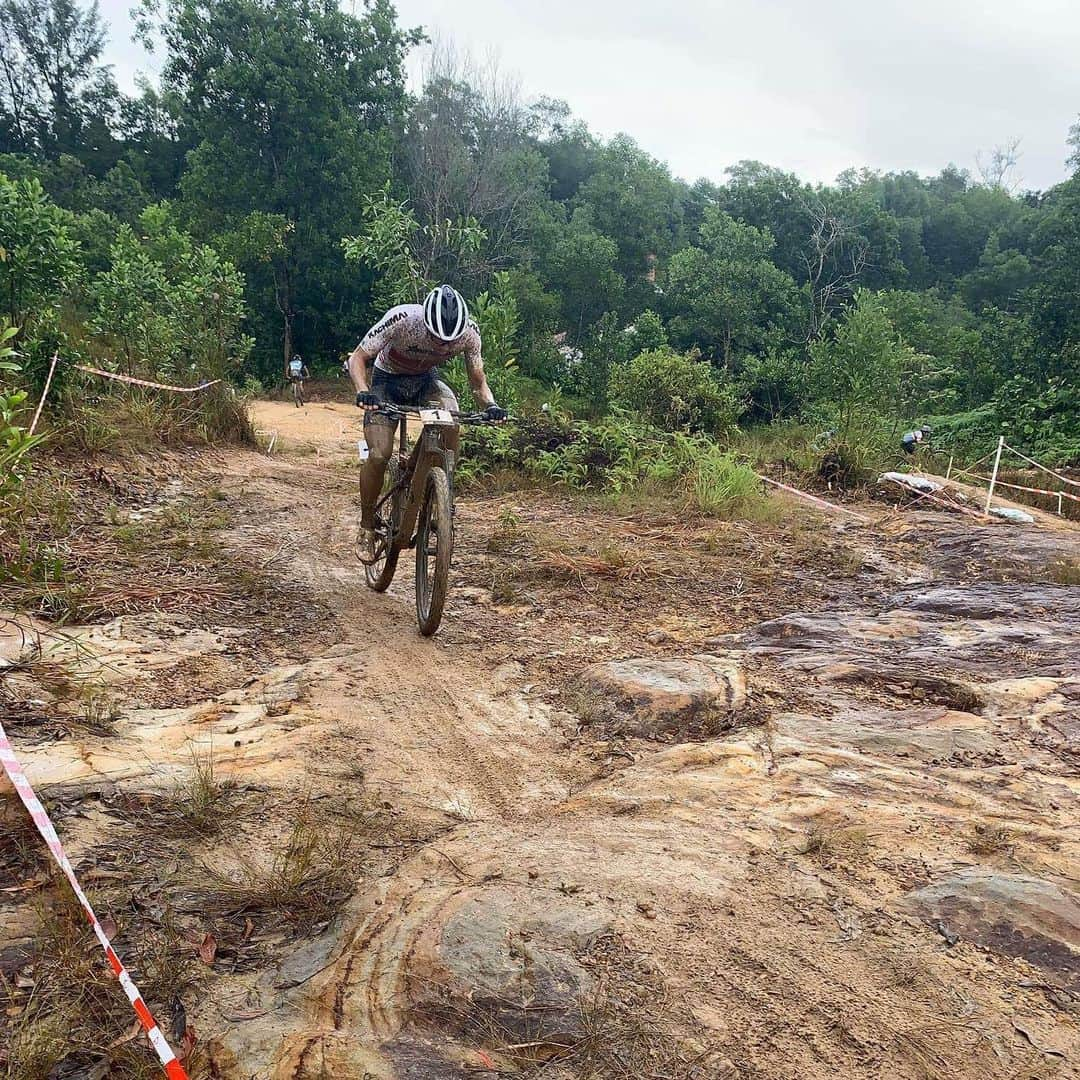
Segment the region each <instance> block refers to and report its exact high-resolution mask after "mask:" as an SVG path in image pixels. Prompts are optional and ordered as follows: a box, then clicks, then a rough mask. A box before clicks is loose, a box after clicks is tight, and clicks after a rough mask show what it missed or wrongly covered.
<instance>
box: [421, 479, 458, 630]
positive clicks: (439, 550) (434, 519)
mask: <svg viewBox="0 0 1080 1080" xmlns="http://www.w3.org/2000/svg"><path fill="white" fill-rule="evenodd" d="M453 554H454V511H453V504H452V502H451V498H450V480H449V478H448V477H447V475H446V471H445V470H444V469H443V468H442V467H441V466H438V465H436V466H434V467H433V468H432V469H431V472H429V473H428V478H427V484H426V485H425V488H424V505H423V507H422V508H421V510H420V523H419V527H418V528H417V531H416V621H417V623H418V624H419V626H420V633H421V634H423V635H424V636H425V637H431V635H432V634H434V633H435V631H436V630H438V629H439V623H440V622H442V614H443V605H444V604H445V603H446V590H447V587H448V585H449V581H450V560H451V558H452V557H453Z"/></svg>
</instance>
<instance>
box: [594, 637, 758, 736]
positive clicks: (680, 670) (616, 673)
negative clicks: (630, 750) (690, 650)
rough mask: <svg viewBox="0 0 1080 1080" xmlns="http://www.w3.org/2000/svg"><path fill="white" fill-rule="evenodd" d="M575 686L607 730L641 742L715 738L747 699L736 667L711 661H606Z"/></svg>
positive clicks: (707, 657) (712, 658)
mask: <svg viewBox="0 0 1080 1080" xmlns="http://www.w3.org/2000/svg"><path fill="white" fill-rule="evenodd" d="M581 683H582V685H583V686H584V687H585V688H586V689H587V690H588V691H591V692H592V693H594V694H596V695H597V696H598V697H599V699H600V708H599V710H598V711H599V712H600V713H601V715H602V717H603V720H604V723H605V726H606V727H607V728H608V729H609V730H612V731H616V732H618V733H621V734H628V735H640V736H643V737H645V738H664V737H671V736H675V737H677V738H681V739H685V738H689V737H692V736H698V737H700V736H710V735H715V734H716V733H718V732H719V731H722V730H723V729H724V728H725V727H726V726H728V725H729V724H730V721H731V719H732V718H733V716H734V715H735V714H736V713H737V712H738V711H739V710H740V709H742V708H743V707H744V705H745V704H746V698H747V691H746V677H745V675H744V674H743V670H742V666H741V665H740V664H739V663H738V662H737V661H735V660H729V659H725V658H723V657H719V656H711V655H701V656H690V657H685V658H681V659H673V660H655V659H650V658H637V659H631V660H610V661H607V662H605V663H602V664H593V665H592V666H591V667H588V668H586V669H585V671H583V672H582V674H581Z"/></svg>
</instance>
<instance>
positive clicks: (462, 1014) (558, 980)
mask: <svg viewBox="0 0 1080 1080" xmlns="http://www.w3.org/2000/svg"><path fill="white" fill-rule="evenodd" d="M443 914H444V916H445V920H444V921H442V922H441V923H440V924H439V925H437V926H435V927H431V928H425V930H424V932H423V933H422V934H421V937H420V939H419V942H418V944H417V946H416V947H415V948H414V950H413V953H412V955H411V957H410V960H409V965H408V971H407V978H408V986H409V996H410V999H411V1001H412V1004H413V1009H414V1015H418V1016H422V1017H426V1018H427V1019H428V1020H431V1021H434V1022H436V1023H437V1024H439V1026H441V1027H443V1028H444V1029H448V1030H450V1031H452V1032H454V1033H462V1034H465V1033H468V1032H470V1031H476V1030H478V1029H483V1028H485V1027H490V1026H492V1025H494V1026H495V1027H496V1029H497V1030H499V1031H501V1032H505V1033H509V1034H511V1035H513V1036H514V1038H515V1039H517V1040H518V1041H521V1042H535V1043H538V1044H543V1043H546V1042H551V1043H552V1044H558V1043H565V1042H567V1041H568V1040H572V1039H576V1038H580V1037H581V1035H582V1032H581V1031H580V1030H579V1029H580V1026H581V1010H580V1002H581V1000H582V998H584V997H585V996H587V995H588V993H589V992H590V991H591V989H592V986H593V980H592V977H591V976H590V975H589V973H588V972H587V971H586V970H585V968H584V967H582V965H581V963H580V961H579V959H578V958H579V957H580V956H581V955H582V954H583V953H584V952H585V951H586V950H587V949H588V948H589V946H590V945H592V944H593V943H594V942H595V941H596V940H597V938H598V937H599V936H600V935H601V934H603V933H604V932H605V931H607V930H608V929H610V926H611V916H610V914H609V912H608V911H607V910H606V909H605V908H602V907H600V906H599V905H588V904H586V903H584V902H582V901H580V900H571V899H570V898H567V899H565V900H563V899H558V898H553V897H551V895H550V894H547V893H539V892H536V891H534V890H529V889H523V888H519V887H510V886H504V887H496V888H488V889H473V890H468V891H467V892H465V893H462V894H459V896H458V897H457V898H456V900H455V903H454V904H453V905H452V906H450V907H449V908H447V909H444V912H443Z"/></svg>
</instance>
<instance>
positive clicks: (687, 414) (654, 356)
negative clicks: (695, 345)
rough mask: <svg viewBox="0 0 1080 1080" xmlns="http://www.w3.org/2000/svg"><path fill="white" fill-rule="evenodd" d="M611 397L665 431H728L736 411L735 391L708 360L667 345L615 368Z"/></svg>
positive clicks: (711, 432)
mask: <svg viewBox="0 0 1080 1080" xmlns="http://www.w3.org/2000/svg"><path fill="white" fill-rule="evenodd" d="M608 399H609V400H610V402H611V404H612V405H614V406H615V407H616V408H618V409H622V410H623V411H625V412H631V413H636V414H637V415H638V416H640V417H641V418H642V419H644V420H646V421H647V422H648V423H650V424H653V425H654V426H656V427H658V428H661V429H663V430H665V431H691V432H705V433H707V434H710V435H719V434H725V433H727V432H728V431H730V430H731V429H732V428H733V427H734V426H735V416H736V413H737V412H738V405H737V403H736V400H735V394H734V392H733V391H732V390H731V388H730V387H729V386H724V385H722V384H721V383H720V382H719V381H718V380H717V379H716V377H715V376H714V375H713V374H712V372H711V371H710V370H709V365H708V364H706V363H704V362H702V361H701V360H699V359H698V358H697V357H696V356H684V355H682V354H680V353H677V352H674V351H673V350H671V349H664V348H661V349H656V350H654V351H652V352H643V353H640V354H638V355H637V356H635V357H634V359H633V360H631V361H630V362H629V363H628V364H626V365H619V366H618V367H615V368H613V369H612V371H611V375H610V385H609V389H608Z"/></svg>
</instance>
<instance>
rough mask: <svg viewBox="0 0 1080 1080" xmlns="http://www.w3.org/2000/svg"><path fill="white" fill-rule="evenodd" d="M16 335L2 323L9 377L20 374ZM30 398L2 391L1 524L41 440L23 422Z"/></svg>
mask: <svg viewBox="0 0 1080 1080" xmlns="http://www.w3.org/2000/svg"><path fill="white" fill-rule="evenodd" d="M16 333H17V331H16V329H15V327H13V326H6V325H3V324H0V373H3V374H4V375H5V376H7V377H10V376H13V375H16V374H18V371H19V366H18V364H16V363H15V362H14V361H13V360H12V359H11V358H12V357H13V356H14V355H15V350H14V349H13V348H12V347H11V341H12V339H13V338H14V337H15V334H16ZM5 381H6V380H5ZM26 399H27V394H26V391H25V390H13V389H9V388H7V387H4V388H0V522H2V520H3V519H4V518H5V517H6V516H7V515H8V514H9V513H10V512H11V511H12V509H13V506H14V504H15V500H16V497H17V495H18V491H19V489H20V487H21V486H22V483H23V479H24V476H25V471H24V467H25V463H26V459H27V455H28V454H29V453H30V451H31V450H32V449H33V448H34V446H36V445H37V444H38V443H39V442H40V441H41V437H40V436H34V435H31V434H30V433H29V432H28V431H27V430H26V428H25V427H24V426H23V425H22V424H21V423H20V422H19V414H20V413H21V411H22V409H23V406H24V405H25V404H26Z"/></svg>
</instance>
